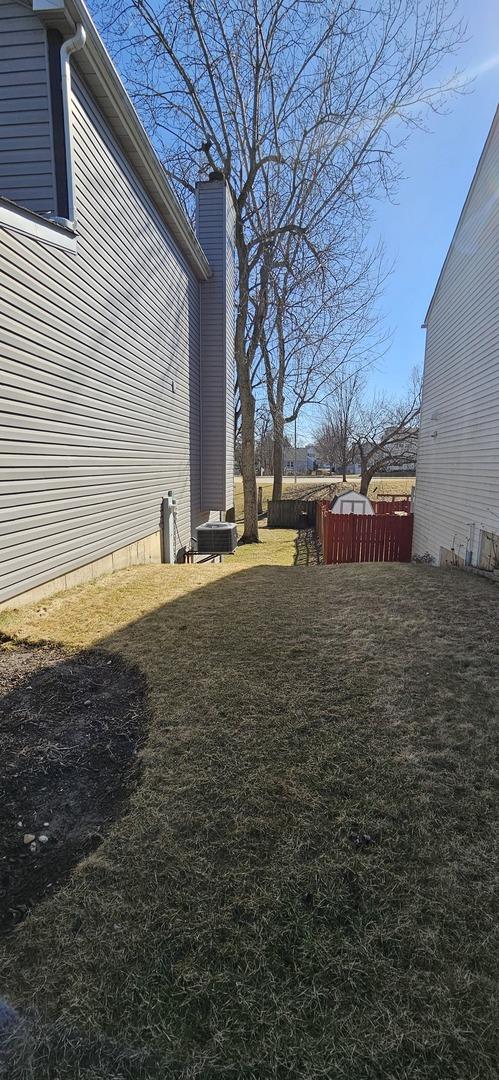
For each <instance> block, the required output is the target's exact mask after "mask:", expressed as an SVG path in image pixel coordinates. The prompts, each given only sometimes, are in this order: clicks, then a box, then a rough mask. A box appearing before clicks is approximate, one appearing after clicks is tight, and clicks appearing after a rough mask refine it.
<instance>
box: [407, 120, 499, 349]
mask: <svg viewBox="0 0 499 1080" xmlns="http://www.w3.org/2000/svg"><path fill="white" fill-rule="evenodd" d="M498 123H499V105H498V106H497V108H496V111H495V113H494V118H493V120H492V123H491V125H490V128H489V132H488V135H487V138H486V140H485V142H484V145H483V149H482V152H481V154H480V157H479V159H478V163H477V166H476V169H475V172H474V173H473V178H472V181H471V184H470V186H469V188H468V194H467V196H466V198H465V200H464V204H463V208H462V210H461V213H460V215H459V218H458V221H457V225H456V227H455V229H454V232H453V234H452V240H451V242H450V244H449V247H448V249H447V254H446V256H445V259H444V261H443V264H442V269H441V271H440V273H439V275H438V278H437V284H436V285H435V288H434V290H433V296H432V298H431V300H430V303H429V306H428V310H427V312H426V315H425V317H424V322H423V323H422V324H421V329H422V330H426V329H427V326H428V319H429V317H430V313H431V309H432V307H433V305H434V303H435V300H436V298H437V294H438V291H439V289H440V285H441V282H442V279H443V276H444V273H445V269H446V266H447V263H448V261H449V258H450V255H451V252H452V250H453V248H454V244H455V242H456V237H457V234H458V232H459V228H460V225H461V222H462V220H463V218H464V215H465V213H466V210H467V208H468V203H469V201H470V199H471V196H472V194H473V191H474V188H475V184H476V181H477V179H478V174H479V172H480V169H481V167H482V164H483V162H484V159H485V156H486V154H487V150H488V148H489V144H490V142H491V141H492V136H493V134H494V131H495V129H496V127H497V124H498Z"/></svg>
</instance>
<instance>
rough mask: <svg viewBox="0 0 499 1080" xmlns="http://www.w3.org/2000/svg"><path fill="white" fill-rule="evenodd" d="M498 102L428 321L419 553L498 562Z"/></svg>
mask: <svg viewBox="0 0 499 1080" xmlns="http://www.w3.org/2000/svg"><path fill="white" fill-rule="evenodd" d="M498 177H499V110H498V111H497V112H496V115H495V118H494V122H493V124H492V127H491V130H490V132H489V135H488V138H487V141H486V143H485V147H484V150H483V153H482V156H481V158H480V161H479V163H478V167H477V170H476V173H475V176H474V178H473V182H472V184H471V188H470V190H469V193H468V196H467V199H466V202H465V204H464V208H463V211H462V213H461V216H460V218H459V221H458V224H457V228H456V231H455V233H454V236H453V239H452V243H451V245H450V248H449V251H448V253H447V257H446V259H445V262H444V265H443V268H442V271H441V273H440V277H439V279H438V282H437V286H436V289H435V292H434V294H433V299H432V301H431V304H430V307H429V310H428V314H427V316H426V319H425V323H424V326H425V329H426V357H425V368H424V382H423V399H422V412H421V426H420V433H419V444H418V458H417V473H416V499H415V528H414V547H413V552H414V554H415V555H423V554H425V553H429V554H430V555H431V556H432V557H433V558H434V559H435V560H436V562H449V561H451V562H455V563H460V564H469V565H478V566H482V567H484V568H486V569H490V568H493V567H494V566H495V565H498V566H499V287H498V275H499V183H498Z"/></svg>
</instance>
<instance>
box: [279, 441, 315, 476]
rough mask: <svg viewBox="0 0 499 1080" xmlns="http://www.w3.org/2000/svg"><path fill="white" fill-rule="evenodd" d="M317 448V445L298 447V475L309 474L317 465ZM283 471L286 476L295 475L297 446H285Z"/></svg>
mask: <svg viewBox="0 0 499 1080" xmlns="http://www.w3.org/2000/svg"><path fill="white" fill-rule="evenodd" d="M316 455H317V450H316V448H315V446H297V447H296V473H297V476H309V475H310V474H311V473H312V472H313V471H314V469H315V468H316V465H317V457H316ZM282 471H283V473H284V475H285V476H293V475H294V472H295V448H294V446H285V447H284V448H283V451H282Z"/></svg>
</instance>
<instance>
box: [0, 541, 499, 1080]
mask: <svg viewBox="0 0 499 1080" xmlns="http://www.w3.org/2000/svg"><path fill="white" fill-rule="evenodd" d="M253 551H257V552H258V551H259V552H260V554H261V555H262V557H263V556H264V555H267V554H268V552H267V551H265V550H264V548H263V546H260V547H259V548H258V549H253ZM255 557H256V556H255ZM236 558H237V557H236ZM498 599H499V593H498V592H497V590H496V589H494V587H493V586H491V585H489V584H488V583H487V582H484V581H482V580H481V579H477V578H474V577H469V576H467V575H464V574H462V575H460V574H458V573H457V572H454V573H453V572H451V571H447V572H445V571H439V570H435V569H431V568H427V567H415V566H410V565H386V564H385V565H378V566H377V565H365V566H363V565H361V566H339V567H315V568H312V567H310V568H301V567H297V568H291V567H286V566H266V565H253V566H250V565H248V564H244V563H243V562H236V561H235V560H234V561H233V562H231V563H227V564H226V565H225V566H224V567H222V568H221V569H219V568H215V567H212V568H206V567H203V568H201V567H175V568H169V567H148V568H143V569H136V570H133V571H128V572H126V571H123V572H121V573H118V574H116V575H115V576H114V577H113V578H109V579H104V580H103V581H100V582H96V583H94V584H93V585H90V586H86V587H84V588H81V589H78V590H75V591H74V592H73V593H71V594H69V595H67V596H65V597H60V598H55V599H53V600H49V601H46V602H45V603H44V604H43V605H40V606H39V608H37V609H31V610H28V611H23V612H21V613H19V614H17V615H12V614H10V615H4V616H3V619H2V623H1V626H2V628H3V629H4V631H5V632H8V633H11V634H17V635H19V636H22V637H27V638H30V639H35V640H39V639H41V638H44V639H48V640H51V641H55V640H56V641H61V642H63V643H64V644H65V645H71V646H74V647H79V648H80V647H85V646H89V645H91V644H95V643H98V644H99V645H100V646H101V647H102V648H105V649H109V650H111V651H117V652H119V653H120V655H122V656H124V657H126V658H128V659H129V660H130V661H133V662H135V663H137V664H139V666H140V667H141V668H142V670H143V671H144V672H145V673H146V676H147V680H148V684H149V692H150V702H151V707H152V711H153V721H152V725H151V730H150V734H149V741H148V744H147V748H146V752H145V755H144V773H143V777H142V782H141V783H140V786H139V787H138V789H137V791H136V792H135V794H134V796H133V799H132V802H131V805H130V809H129V812H128V814H127V816H125V817H123V818H122V820H121V821H119V822H118V823H117V824H116V825H115V826H114V828H113V830H112V832H111V834H110V836H109V838H108V839H107V841H106V842H105V843H104V845H103V846H102V847H101V848H100V849H99V850H98V852H96V853H95V854H94V855H93V856H92V857H91V858H89V859H87V860H86V861H85V862H84V863H82V864H81V865H80V867H79V868H78V869H77V870H76V871H75V872H74V873H73V875H72V878H71V880H70V882H69V884H68V885H67V886H66V887H65V888H63V889H62V890H61V891H60V892H59V893H58V894H56V895H55V896H54V897H53V898H52V899H51V900H50V901H47V902H46V903H44V904H42V905H41V906H40V907H39V908H38V909H37V910H36V911H35V913H34V914H33V915H32V916H31V917H30V918H29V919H28V921H27V922H26V923H25V924H24V925H23V926H22V928H21V929H20V930H19V932H17V933H16V934H15V935H14V936H13V937H12V938H11V939H10V940H7V941H5V942H4V944H3V947H2V949H1V953H0V959H1V965H0V970H1V980H2V981H1V985H2V987H3V988H4V990H5V992H6V993H8V995H9V996H10V998H11V999H12V1000H13V1001H15V1002H18V1003H20V1004H27V1003H29V1004H30V1005H32V1006H34V1007H36V1008H37V1009H38V1010H39V1012H40V1014H41V1016H42V1017H43V1018H44V1019H45V1020H48V1021H54V1020H55V1019H56V1018H57V1031H58V1033H59V1034H58V1040H56V1043H55V1049H54V1047H52V1050H50V1052H49V1051H47V1047H46V1042H47V1040H45V1042H44V1044H43V1048H42V1050H41V1051H40V1052H39V1055H38V1058H36V1055H35V1067H34V1068H35V1071H34V1072H33V1073H32V1076H33V1077H34V1078H35V1080H42V1077H43V1078H45V1077H49V1076H50V1078H51V1080H62V1078H64V1080H69V1078H70V1077H71V1078H72V1080H75V1078H78V1080H83V1078H85V1080H119V1078H122V1077H125V1076H137V1077H138V1076H140V1077H144V1078H147V1080H160V1078H161V1080H163V1078H165V1077H171V1078H173V1080H195V1078H196V1080H221V1078H222V1077H223V1078H224V1080H317V1078H319V1077H321V1078H322V1077H323V1078H324V1080H497V1057H496V1050H497V1041H496V1025H495V1021H494V1000H495V998H496V995H497V955H498V941H497V891H495V890H496V884H497V869H498V860H497V829H498V824H499V812H498V761H497V757H498V739H497V734H498V732H497V727H498V723H497V721H498V707H497V700H498V689H499V635H498V634H497V604H498ZM42 1030H45V1029H42ZM47 1030H50V1029H47ZM61 1032H62V1035H61ZM64 1032H70V1034H69V1035H68V1037H67V1038H65V1036H64ZM75 1033H76V1034H75ZM104 1036H108V1037H110V1038H111V1039H113V1040H117V1041H118V1042H119V1047H120V1049H119V1053H118V1049H116V1048H115V1054H114V1057H113V1052H114V1051H113V1046H114V1043H113V1044H109V1046H108V1044H106V1043H103V1042H102V1039H103V1037H104ZM48 1038H49V1037H48V1036H47V1039H48ZM82 1040H83V1043H82ZM49 1042H50V1039H49ZM82 1045H84V1046H85V1047H86V1049H85V1051H83V1050H81V1046H82ZM103 1046H104V1047H105V1048H106V1047H107V1051H108V1057H107V1058H106V1055H105V1053H104V1051H103ZM42 1051H43V1052H42ZM107 1051H106V1053H107ZM142 1051H144V1052H145V1053H150V1052H151V1051H152V1052H153V1054H154V1061H153V1060H151V1061H150V1062H149V1064H145V1063H144V1060H143V1059H142V1058H141V1057H140V1054H141V1052H142ZM47 1054H49V1058H50V1054H52V1057H51V1058H50V1060H51V1066H50V1069H51V1071H49V1069H48V1067H47V1068H45V1065H44V1066H43V1068H41V1067H39V1066H37V1065H36V1061H38V1063H39V1062H40V1061H43V1062H46V1060H48V1059H47ZM120 1054H121V1058H120V1056H119V1055H120ZM134 1054H135V1058H134V1057H133V1055H134ZM43 1055H45V1056H43ZM65 1055H66V1056H65ZM30 1068H31V1066H30ZM37 1068H38V1071H36V1069H37ZM11 1075H12V1076H13V1075H14V1073H12V1074H11ZM27 1075H28V1074H27V1073H25V1074H22V1073H19V1072H18V1073H17V1075H16V1080H17V1077H18V1076H22V1077H23V1080H24V1076H27ZM9 1080H10V1077H9ZM30 1080H31V1078H30Z"/></svg>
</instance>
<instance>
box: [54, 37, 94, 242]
mask: <svg viewBox="0 0 499 1080" xmlns="http://www.w3.org/2000/svg"><path fill="white" fill-rule="evenodd" d="M86 40H87V35H86V32H85V29H84V27H83V26H82V24H81V23H79V24H78V26H77V27H76V33H75V34H74V35H73V37H71V38H67V40H66V41H64V42H63V44H62V45H61V87H62V101H63V108H64V141H65V144H66V173H67V183H68V219H69V220H68V221H64V224H66V225H69V226H71V227H72V226H73V225H74V221H75V216H76V210H75V191H74V156H73V123H72V109H71V96H72V95H71V64H70V62H69V58H70V56H71V54H72V53H74V52H79V50H80V49H83V46H84V44H85V42H86ZM60 220H61V221H62V220H63V219H60Z"/></svg>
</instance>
